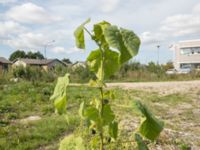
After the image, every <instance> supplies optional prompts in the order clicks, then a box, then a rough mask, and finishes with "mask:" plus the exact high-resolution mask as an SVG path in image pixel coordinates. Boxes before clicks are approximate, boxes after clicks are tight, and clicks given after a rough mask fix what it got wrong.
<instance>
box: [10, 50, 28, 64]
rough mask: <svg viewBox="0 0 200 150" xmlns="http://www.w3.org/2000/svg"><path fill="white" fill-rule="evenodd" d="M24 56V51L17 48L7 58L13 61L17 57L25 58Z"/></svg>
mask: <svg viewBox="0 0 200 150" xmlns="http://www.w3.org/2000/svg"><path fill="white" fill-rule="evenodd" d="M25 57H26V53H25V52H24V51H23V50H17V51H15V52H13V53H12V54H11V55H10V58H9V60H10V61H13V60H15V59H17V58H25Z"/></svg>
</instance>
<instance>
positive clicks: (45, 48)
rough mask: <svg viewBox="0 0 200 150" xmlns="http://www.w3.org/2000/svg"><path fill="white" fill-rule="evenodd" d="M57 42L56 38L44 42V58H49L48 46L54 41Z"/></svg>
mask: <svg viewBox="0 0 200 150" xmlns="http://www.w3.org/2000/svg"><path fill="white" fill-rule="evenodd" d="M54 42H55V40H52V41H49V42H47V43H46V44H44V58H45V59H47V47H48V46H51V45H52V44H53V43H54Z"/></svg>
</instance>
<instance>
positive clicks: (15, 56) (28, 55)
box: [9, 50, 72, 64]
mask: <svg viewBox="0 0 200 150" xmlns="http://www.w3.org/2000/svg"><path fill="white" fill-rule="evenodd" d="M18 58H28V59H44V55H43V54H42V53H40V52H39V51H37V52H32V51H28V52H25V51H23V50H16V51H15V52H13V53H12V54H11V55H10V57H9V60H10V61H14V60H16V59H18ZM62 61H64V62H66V63H68V64H71V63H72V62H71V60H70V59H69V58H63V59H62Z"/></svg>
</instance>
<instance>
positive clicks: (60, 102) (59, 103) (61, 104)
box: [54, 95, 67, 114]
mask: <svg viewBox="0 0 200 150" xmlns="http://www.w3.org/2000/svg"><path fill="white" fill-rule="evenodd" d="M66 104H67V97H66V95H63V97H59V98H57V99H56V100H55V101H54V106H55V108H56V113H59V114H63V113H65V112H66Z"/></svg>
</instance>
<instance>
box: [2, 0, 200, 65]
mask: <svg viewBox="0 0 200 150" xmlns="http://www.w3.org/2000/svg"><path fill="white" fill-rule="evenodd" d="M87 18H91V22H90V24H88V25H87V26H86V27H87V28H88V30H91V31H92V25H93V24H94V23H98V22H100V21H103V20H105V21H108V22H110V23H111V24H113V25H117V26H119V27H123V28H127V29H129V30H133V31H134V32H135V33H136V34H137V35H138V36H139V37H140V39H141V46H140V50H139V53H138V55H137V56H136V57H135V58H134V59H133V61H140V62H141V63H148V62H150V61H154V62H157V61H158V49H157V45H160V48H159V62H160V63H166V62H168V61H171V60H173V51H172V50H170V48H169V47H170V46H171V45H172V44H175V43H176V42H178V41H182V40H191V39H200V1H199V0H0V56H3V57H6V58H9V55H10V54H11V53H12V52H14V51H15V50H17V49H20V50H24V51H30V50H31V51H40V52H41V53H42V54H44V49H45V46H44V45H48V46H47V49H46V50H47V57H48V58H59V59H62V58H69V59H70V60H72V61H73V62H75V61H78V60H79V61H84V60H85V59H86V58H87V55H88V54H89V53H90V51H91V50H94V49H95V48H96V46H95V44H94V43H93V42H91V41H90V38H89V36H86V50H85V51H83V50H80V49H77V48H76V47H75V40H74V36H73V32H74V30H75V28H76V27H77V26H78V25H80V24H81V23H82V22H84V21H85V20H86V19H87Z"/></svg>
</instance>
